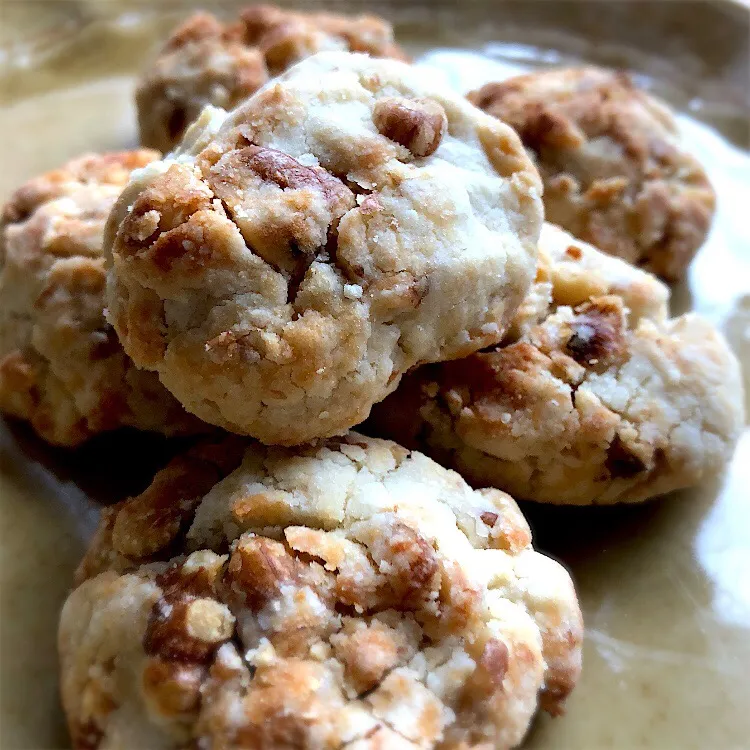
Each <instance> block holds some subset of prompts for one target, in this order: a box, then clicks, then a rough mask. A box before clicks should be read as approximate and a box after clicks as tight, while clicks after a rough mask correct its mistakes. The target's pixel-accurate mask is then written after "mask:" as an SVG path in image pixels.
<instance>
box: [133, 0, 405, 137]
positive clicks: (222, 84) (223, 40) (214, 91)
mask: <svg viewBox="0 0 750 750" xmlns="http://www.w3.org/2000/svg"><path fill="white" fill-rule="evenodd" d="M324 50H343V51H351V52H365V53H367V54H369V55H372V56H373V57H393V58H396V59H399V60H405V59H406V55H405V53H404V52H403V50H401V49H400V47H398V45H397V44H396V43H395V42H394V41H393V30H392V28H391V26H390V24H389V23H387V22H386V21H384V20H383V19H381V18H378V17H377V16H370V15H360V16H343V15H336V14H333V13H300V12H295V11H289V10H283V9H281V8H277V7H275V6H272V5H255V6H250V7H248V8H246V9H245V10H243V11H241V12H240V14H239V19H238V20H237V21H235V22H232V23H223V22H221V21H219V20H218V19H217V18H215V17H214V16H212V15H211V14H209V13H196V14H194V15H192V16H190V18H188V19H187V20H186V21H185V22H184V23H182V24H181V25H180V26H178V27H177V28H176V29H175V30H174V31H173V32H172V34H171V36H170V37H169V39H168V40H167V41H166V42H165V44H164V46H163V47H162V49H161V51H160V53H159V55H158V57H157V58H156V59H155V60H154V61H153V62H152V63H151V64H150V65H149V67H148V68H147V69H146V70H145V71H144V72H143V74H142V75H141V78H140V80H139V82H138V87H137V89H136V105H137V107H138V122H139V125H140V131H141V142H142V143H143V144H144V145H147V146H152V147H153V148H159V149H161V150H162V151H168V150H169V149H171V148H173V147H174V146H175V145H176V144H177V143H178V142H179V141H180V139H181V138H182V135H183V133H184V132H185V129H186V128H187V126H188V125H190V123H191V122H193V120H195V119H196V118H197V117H198V115H199V114H200V112H201V110H202V109H203V107H204V106H206V105H207V104H212V105H214V106H217V107H223V108H224V109H232V108H233V107H235V106H236V105H237V104H239V103H240V102H241V101H242V100H243V99H246V98H247V97H248V96H250V95H251V94H253V93H255V92H256V91H257V90H258V89H259V88H260V87H261V86H262V85H263V84H264V83H265V82H266V81H267V80H268V79H269V78H270V77H273V76H275V75H278V74H279V73H281V72H283V71H284V70H286V69H287V68H289V67H290V66H292V65H293V64H294V63H296V62H299V61H300V60H302V59H303V58H305V57H309V56H310V55H313V54H315V53H316V52H322V51H324Z"/></svg>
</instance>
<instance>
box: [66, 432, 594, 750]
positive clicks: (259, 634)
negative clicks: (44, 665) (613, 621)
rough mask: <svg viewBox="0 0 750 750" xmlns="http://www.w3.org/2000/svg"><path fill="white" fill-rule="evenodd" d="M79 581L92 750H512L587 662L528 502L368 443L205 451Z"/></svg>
mask: <svg viewBox="0 0 750 750" xmlns="http://www.w3.org/2000/svg"><path fill="white" fill-rule="evenodd" d="M243 452H244V455H243ZM79 580H80V581H81V583H80V585H79V587H78V588H77V589H76V590H75V591H74V592H73V593H72V594H71V596H70V597H69V599H68V601H67V603H66V604H65V607H64V609H63V612H62V619H61V624H60V633H59V643H60V653H61V664H62V696H63V702H64V705H65V710H66V713H67V717H68V722H69V725H70V729H71V735H72V737H73V743H74V747H75V748H77V749H82V748H93V747H100V746H101V747H108V748H112V750H115V749H119V748H122V749H123V750H124V749H125V748H139V750H149V749H150V748H164V749H167V748H184V747H186V746H191V747H192V746H196V747H202V748H215V749H218V748H227V749H228V748H247V747H257V748H261V747H263V748H282V747H283V748H292V747H294V748H299V749H300V750H304V749H306V748H310V749H311V750H312V749H313V748H330V749H331V750H333V749H334V748H340V747H342V746H347V747H356V748H359V749H360V750H375V748H389V749H390V748H412V749H414V748H438V747H439V748H444V749H446V750H447V749H448V748H456V749H458V748H463V749H466V750H468V749H469V748H477V749H478V748H488V747H491V748H510V747H514V746H516V745H517V744H518V743H519V742H520V741H521V739H522V738H523V736H524V734H525V732H526V729H527V727H528V725H529V722H530V720H531V718H532V716H533V714H534V712H535V711H536V709H537V706H538V705H541V707H543V708H545V709H546V710H547V711H549V712H551V713H553V714H555V713H559V712H560V711H561V709H562V706H563V703H564V701H565V698H566V697H567V695H568V694H569V692H570V691H571V690H572V688H573V687H574V685H575V683H576V681H577V679H578V676H579V672H580V667H581V640H582V623H581V615H580V611H579V608H578V603H577V601H576V596H575V592H574V590H573V585H572V583H571V580H570V578H569V576H568V574H567V573H566V571H565V570H564V569H563V568H562V566H560V565H559V564H558V563H556V562H554V561H553V560H551V559H549V558H546V557H544V556H543V555H541V554H539V553H537V552H535V551H534V550H533V548H532V547H531V537H530V532H529V528H528V526H527V524H526V522H525V520H524V518H523V516H522V515H521V513H520V511H519V510H518V507H517V506H516V504H515V503H514V501H513V500H512V499H511V498H510V497H509V496H508V495H506V494H505V493H503V492H500V491H498V490H471V489H470V488H469V487H468V485H467V484H466V483H465V482H464V481H463V480H462V479H461V477H459V476H458V475H457V474H455V473H454V472H452V471H448V470H446V469H443V468H441V467H440V466H438V465H437V464H435V463H434V462H432V461H431V460H429V459H428V458H426V457H425V456H423V455H421V454H418V453H409V452H408V451H406V450H404V449H403V448H401V447H400V446H398V445H396V444H395V443H391V442H388V441H384V440H374V439H371V438H365V437H363V436H361V435H357V434H355V433H350V434H349V435H347V436H346V437H343V438H340V439H333V440H329V441H324V442H321V443H320V444H318V445H317V446H312V447H311V446H308V447H305V448H302V449H297V450H296V451H291V450H289V449H284V448H273V447H272V448H265V447H263V446H261V445H258V444H254V443H248V442H245V443H244V445H243V443H242V441H240V440H239V439H237V438H229V439H228V440H226V441H224V442H218V443H216V442H214V443H206V444H203V445H201V446H199V447H197V448H196V449H194V450H193V451H191V452H189V453H187V454H186V455H184V456H182V457H180V458H178V459H176V461H175V462H174V463H173V464H172V465H171V466H169V467H167V468H166V469H165V470H164V471H163V472H161V474H160V475H158V476H157V478H156V479H155V481H154V484H153V485H152V487H150V488H149V489H148V490H146V492H144V493H143V495H141V496H139V497H136V498H133V499H132V500H129V501H126V502H125V503H122V504H120V505H118V506H116V507H114V508H111V509H109V510H107V511H105V517H104V519H103V521H102V524H101V527H100V530H99V533H98V535H97V538H96V540H95V542H94V544H93V546H92V549H91V550H90V552H89V555H88V556H87V559H86V560H85V561H84V564H83V565H82V567H81V570H80V578H79Z"/></svg>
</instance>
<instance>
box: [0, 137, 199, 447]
mask: <svg viewBox="0 0 750 750" xmlns="http://www.w3.org/2000/svg"><path fill="white" fill-rule="evenodd" d="M156 158H158V154H157V153H156V152H153V151H131V152H123V153H112V154H104V155H90V156H84V157H81V158H79V159H76V160H74V161H71V162H69V163H68V164H66V165H65V166H63V167H62V168H61V169H57V170H54V171H52V172H48V173H46V174H44V175H42V176H41V177H37V178H36V179H33V180H30V181H29V182H27V183H26V184H25V185H23V186H22V187H21V188H19V189H18V190H17V191H16V192H15V193H14V194H13V195H12V196H11V198H10V200H9V201H8V203H7V204H6V205H5V207H4V208H3V211H2V217H1V218H0V409H1V410H2V411H4V412H5V413H7V414H12V415H14V416H16V417H21V418H22V419H26V420H29V421H30V422H31V424H32V425H33V427H34V429H35V430H36V431H37V432H38V433H39V434H40V435H41V436H42V437H43V438H45V439H46V440H48V441H50V442H52V443H57V444H60V445H76V444H78V443H80V442H82V441H83V440H85V439H87V438H88V437H90V436H92V435H94V434H96V433H99V432H102V431H104V430H111V429H113V428H116V427H120V426H124V425H128V426H131V427H138V428H141V429H144V430H157V431H160V432H165V433H170V434H171V433H176V432H183V431H190V430H195V429H196V427H197V425H198V420H196V419H195V418H193V417H191V416H190V415H188V414H187V413H186V412H185V411H184V410H183V409H182V407H181V406H180V405H179V404H178V403H177V401H175V400H174V399H173V398H172V396H171V395H170V394H169V393H168V391H167V390H166V389H165V388H164V387H163V386H162V385H161V383H159V380H158V378H157V377H155V376H154V374H153V373H150V372H143V371H141V370H138V369H137V368H136V367H135V366H134V365H133V363H132V361H131V360H130V359H129V358H128V357H127V356H126V355H125V353H124V352H123V350H122V347H121V346H120V344H119V342H118V340H117V336H116V335H115V332H114V329H113V328H112V326H110V325H109V324H107V322H106V321H105V320H104V291H105V284H106V273H105V269H104V258H103V257H102V234H103V232H104V224H105V221H106V218H107V215H108V214H109V211H110V209H111V208H112V205H113V204H114V202H115V200H116V199H117V196H118V195H119V194H120V191H121V190H122V188H123V186H124V185H125V184H126V183H127V181H128V177H129V175H130V172H131V170H132V169H134V168H137V167H143V166H145V165H146V164H147V163H148V162H150V161H152V160H154V159H156Z"/></svg>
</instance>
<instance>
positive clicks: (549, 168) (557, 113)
mask: <svg viewBox="0 0 750 750" xmlns="http://www.w3.org/2000/svg"><path fill="white" fill-rule="evenodd" d="M469 98H470V100H471V101H473V102H474V103H475V104H476V105H477V106H479V107H481V108H482V109H484V110H485V111H487V112H489V113H490V114H493V115H495V116H496V117H499V118H500V119H501V120H503V121H505V122H507V123H508V124H509V125H511V126H513V127H514V128H515V129H516V130H517V131H518V133H519V135H520V136H521V139H522V140H523V142H524V144H525V146H526V147H527V148H528V149H529V151H530V152H531V153H532V154H533V156H534V158H535V160H536V163H537V166H538V167H539V171H540V173H541V175H542V179H543V181H544V208H545V215H546V218H547V221H550V222H553V223H555V224H559V225H560V226H562V227H563V228H565V229H566V230H568V231H569V232H571V233H572V234H574V235H575V236H576V237H578V238H580V239H582V240H584V241H586V242H590V243H592V244H594V245H596V247H598V248H599V249H601V250H602V251H604V252H605V253H609V254H610V255H615V256H618V257H620V258H623V259H624V260H626V261H628V262H629V263H633V264H635V265H638V266H641V267H642V268H645V269H646V270H648V271H651V272H652V273H655V274H657V275H658V276H661V277H662V278H664V279H665V280H667V281H677V280H679V279H680V278H682V277H683V276H684V275H685V272H686V269H687V267H688V265H689V263H690V261H691V260H692V258H693V256H694V255H695V253H696V251H697V250H698V248H699V247H700V246H701V244H702V243H703V241H704V239H705V238H706V234H707V233H708V230H709V227H710V225H711V219H712V217H713V213H714V206H715V197H714V191H713V189H712V187H711V184H710V183H709V181H708V178H707V176H706V173H705V172H704V171H703V168H702V167H701V166H700V164H699V163H698V162H697V161H696V159H695V158H694V157H693V156H692V155H691V154H689V153H687V152H686V151H685V149H684V148H683V146H682V145H681V143H680V138H679V134H678V131H677V126H676V123H675V121H674V118H673V116H672V113H671V112H670V110H669V109H668V108H667V106H666V105H665V104H664V103H662V102H661V101H659V100H657V99H656V98H655V97H653V96H651V95H649V94H647V93H646V92H645V91H642V90H641V89H639V88H638V87H637V86H636V85H635V84H634V83H633V81H632V80H631V79H630V78H629V77H628V75H627V74H625V73H622V72H614V71H607V70H602V69H598V68H593V67H584V68H566V69H553V70H541V71H537V72H534V73H530V74H527V75H522V76H518V77H516V78H511V79H509V80H507V81H502V82H500V83H490V84H487V85H486V86H484V87H483V88H481V89H479V90H478V91H475V92H473V93H472V94H470V95H469Z"/></svg>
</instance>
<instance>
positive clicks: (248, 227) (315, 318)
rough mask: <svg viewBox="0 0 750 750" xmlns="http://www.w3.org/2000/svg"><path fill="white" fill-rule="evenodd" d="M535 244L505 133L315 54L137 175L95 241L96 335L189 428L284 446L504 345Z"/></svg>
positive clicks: (339, 426)
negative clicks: (102, 317)
mask: <svg viewBox="0 0 750 750" xmlns="http://www.w3.org/2000/svg"><path fill="white" fill-rule="evenodd" d="M540 226H541V200H540V194H539V182H538V175H537V173H536V170H535V169H534V168H533V166H532V164H531V161H530V160H529V159H528V157H527V156H526V154H525V152H524V149H523V147H522V145H521V143H520V141H519V140H518V137H517V136H516V134H515V133H514V132H513V131H512V130H511V129H510V128H509V127H507V126H506V125H503V124H502V123H500V122H499V121H498V120H496V119H495V118H493V117H490V116H488V115H485V114H484V113H482V112H480V111H479V110H478V109H476V108H475V107H472V106H471V105H470V104H468V102H466V101H465V99H463V98H462V97H458V96H454V95H452V94H450V93H446V92H444V91H443V90H442V89H441V88H434V87H433V85H432V82H431V80H430V78H429V76H426V74H425V73H423V72H420V71H418V70H416V69H414V68H412V67H410V66H408V65H405V64H404V63H400V62H396V61H393V60H376V59H373V58H370V57H367V56H365V55H351V54H347V53H320V54H318V55H315V56H314V57H311V58H308V59H306V60H304V61H303V62H301V63H299V64H298V65H296V66H295V67H294V68H292V69H291V70H290V71H288V72H287V73H285V74H283V75H282V76H280V77H279V78H277V79H275V80H274V81H273V82H271V83H269V84H268V85H267V86H266V87H264V88H263V89H262V90H261V91H259V92H258V93H257V94H255V95H254V96H253V97H251V98H250V99H248V100H247V101H246V102H245V103H244V104H242V105H241V106H240V107H238V108H237V109H236V110H235V111H234V112H232V113H230V114H228V115H227V113H224V112H223V111H222V110H217V109H207V110H205V111H204V113H203V115H202V116H201V118H200V119H199V120H198V121H197V122H196V123H195V124H194V125H193V127H192V128H191V129H190V130H189V131H188V133H187V134H186V136H185V140H184V142H183V144H182V146H181V147H180V148H179V149H178V150H177V151H175V152H174V153H173V154H170V155H169V156H168V157H166V158H165V159H164V160H162V161H159V162H154V163H153V164H151V165H149V167H148V168H147V169H145V170H142V171H141V172H139V173H138V175H137V177H135V179H134V180H133V181H132V182H131V184H130V185H129V186H128V188H127V189H126V190H125V192H124V193H123V196H122V197H121V199H120V200H119V201H118V203H117V206H116V207H115V209H114V211H113V213H112V217H111V222H110V231H108V234H107V240H106V245H107V248H108V250H109V251H111V254H112V257H113V264H112V268H111V270H110V276H109V285H108V302H109V310H110V316H111V320H112V322H113V324H114V326H115V328H116V330H117V332H118V334H119V336H120V339H121V340H122V343H123V346H124V347H125V350H126V351H127V352H128V354H130V356H131V357H133V359H134V360H135V362H136V363H137V364H138V365H139V366H141V367H145V368H148V369H152V370H156V371H157V372H158V373H159V377H160V378H161V381H162V382H163V383H164V384H165V385H166V386H167V388H169V390H170V391H172V393H174V395H175V396H176V397H177V398H178V399H179V400H180V401H181V403H183V404H184V405H185V407H186V408H187V409H188V410H189V411H191V412H194V413H195V414H196V415H198V416H199V417H201V418H202V419H205V420H206V421H208V422H211V423H213V424H216V425H218V426H221V427H224V428H226V429H228V430H229V431H231V432H237V433H242V434H249V435H252V436H253V437H257V438H259V439H260V440H262V441H263V442H265V443H277V444H284V445H293V444H298V443H302V442H305V441H308V440H311V439H313V438H316V437H328V436H331V435H335V434H341V433H343V432H344V431H346V430H347V429H348V428H349V427H351V426H353V425H355V424H358V423H359V422H361V421H362V420H363V419H365V418H366V416H367V414H368V413H369V410H370V407H371V406H372V404H373V403H375V402H377V401H379V400H381V399H382V398H384V397H385V396H386V395H387V394H388V393H389V392H391V391H392V390H393V389H394V388H395V387H396V386H397V384H398V381H399V379H400V377H401V375H402V374H403V373H404V372H406V371H407V370H408V369H410V368H411V367H413V366H414V365H416V364H419V363H421V362H432V361H439V360H445V359H452V358H456V357H461V356H465V355H467V354H469V353H471V352H472V351H476V350H477V349H480V348H482V347H484V346H487V345H489V344H493V343H496V342H497V341H499V340H500V339H501V337H502V335H503V332H504V330H505V328H506V327H507V326H508V324H509V323H510V320H511V318H512V316H513V314H514V312H515V310H516V308H517V306H518V305H519V303H520V302H521V300H522V299H523V297H524V295H525V294H526V292H527V291H528V288H529V285H530V283H531V281H532V278H533V274H534V268H535V265H536V254H537V239H538V233H539V229H540Z"/></svg>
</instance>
